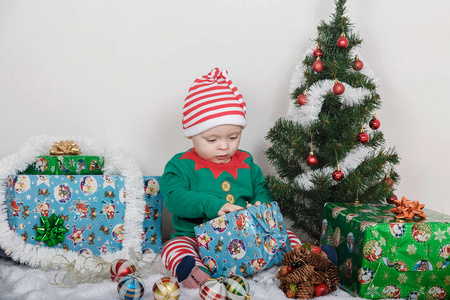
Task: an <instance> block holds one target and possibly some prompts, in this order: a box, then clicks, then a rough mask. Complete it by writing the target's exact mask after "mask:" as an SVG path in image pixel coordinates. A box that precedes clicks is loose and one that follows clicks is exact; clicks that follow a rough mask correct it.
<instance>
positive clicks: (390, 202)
mask: <svg viewBox="0 0 450 300" xmlns="http://www.w3.org/2000/svg"><path fill="white" fill-rule="evenodd" d="M394 200H398V199H397V195H395V194H392V196H391V198H389V199H386V202H387V204H394Z"/></svg>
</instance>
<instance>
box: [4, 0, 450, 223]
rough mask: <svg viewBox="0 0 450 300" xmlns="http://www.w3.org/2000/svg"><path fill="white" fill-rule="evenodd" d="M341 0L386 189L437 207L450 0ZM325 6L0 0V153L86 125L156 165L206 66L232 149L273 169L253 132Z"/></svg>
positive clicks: (277, 111)
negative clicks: (373, 112) (230, 123)
mask: <svg viewBox="0 0 450 300" xmlns="http://www.w3.org/2000/svg"><path fill="white" fill-rule="evenodd" d="M347 8H348V14H347V15H348V16H349V17H350V19H351V21H352V22H353V23H354V24H355V30H356V31H357V32H359V34H360V36H361V37H362V38H363V44H362V48H361V52H362V54H363V55H364V57H365V59H366V60H367V61H366V62H367V63H369V64H370V66H371V67H372V69H373V71H374V72H375V74H376V75H377V77H378V78H379V81H378V85H379V87H378V90H377V91H378V93H379V94H380V96H381V100H382V101H383V107H382V109H381V110H380V111H378V112H377V116H378V118H379V119H380V121H381V124H382V125H381V128H380V130H382V131H383V132H384V134H385V137H386V144H387V146H389V147H392V146H395V147H396V149H397V151H398V154H399V156H400V158H401V163H400V165H399V166H398V168H397V170H398V172H399V173H400V175H401V182H400V185H399V186H398V188H397V191H396V194H397V195H398V196H399V197H401V196H406V197H408V198H410V199H412V200H419V201H420V202H422V203H425V204H426V207H427V208H430V209H434V210H438V211H443V212H445V213H447V214H450V202H449V200H448V197H449V195H450V184H449V177H450V175H449V170H450V159H449V158H448V154H449V150H450V135H449V134H448V131H449V130H448V129H449V125H450V124H449V123H450V122H449V112H448V109H449V107H450V105H449V104H448V103H449V98H450V97H449V85H450V75H449V70H450V60H449V59H448V56H449V55H450V30H449V28H450V17H449V15H450V2H449V1H445V0H439V1H438V0H435V1H427V3H425V2H424V1H420V0H411V1H392V0H376V1H375V0H367V1H357V0H349V1H348V3H347ZM333 11H334V2H333V1H331V0H301V1H300V0H285V1H262V0H249V1H243V0H234V1H199V0H196V1H183V0H176V1H174V0H172V1H149V0H139V1H117V0H107V1H92V0H89V1H67V0H53V1H13V0H0V101H1V102H0V103H1V109H0V141H1V143H0V145H1V146H0V158H3V157H5V156H7V155H9V154H11V153H14V152H16V151H17V149H18V148H20V147H21V146H22V145H23V144H24V143H25V141H26V140H28V139H29V138H30V137H32V136H36V135H64V136H87V137H90V138H92V139H94V140H95V141H98V143H100V144H102V145H104V146H111V145H121V146H122V147H123V149H124V150H125V151H127V152H128V153H129V154H131V155H132V156H133V157H134V158H135V159H136V160H137V161H138V163H139V165H140V166H141V168H142V171H143V173H144V174H146V175H160V174H162V172H163V169H164V166H165V163H166V162H167V161H168V160H169V159H170V158H171V157H172V156H173V155H174V154H175V153H178V152H181V151H185V150H187V149H188V148H189V147H190V146H191V144H190V142H189V141H188V140H187V139H185V138H184V137H183V135H182V130H181V107H182V105H183V100H184V97H185V96H186V93H187V90H188V89H189V87H190V85H191V83H192V82H193V81H194V80H195V78H197V77H198V76H200V75H203V74H206V73H207V72H209V71H210V70H211V69H212V68H213V67H216V66H217V67H221V68H224V69H227V70H228V71H229V76H230V78H231V80H232V81H233V82H234V84H235V85H236V86H237V87H238V89H239V91H240V92H241V93H242V94H243V96H244V98H245V100H246V102H247V107H248V114H247V118H248V126H247V128H246V129H245V131H244V136H243V140H242V142H241V148H242V149H245V150H248V151H250V152H251V153H252V154H253V155H254V157H255V160H256V162H257V163H258V164H259V165H260V166H261V168H262V169H263V171H264V172H265V173H266V174H267V173H269V172H273V171H274V169H273V168H272V166H270V164H269V162H268V161H267V159H266V157H265V155H264V154H263V151H264V150H265V149H267V148H268V147H269V145H270V144H269V143H268V142H267V141H265V139H264V137H265V135H266V133H267V132H268V130H269V128H270V127H271V126H273V124H274V122H275V120H276V119H278V118H279V117H283V116H285V115H286V112H287V108H288V101H289V97H288V85H289V80H290V77H291V74H292V72H293V68H294V67H295V65H297V64H298V63H299V62H300V61H301V59H302V55H303V53H304V52H305V50H306V49H307V48H308V47H311V46H312V45H313V44H312V40H313V39H314V38H315V37H316V34H317V25H318V24H319V21H320V20H326V21H328V20H329V16H330V14H331V13H332V12H333ZM165 222H167V220H166V221H165ZM166 225H168V224H166Z"/></svg>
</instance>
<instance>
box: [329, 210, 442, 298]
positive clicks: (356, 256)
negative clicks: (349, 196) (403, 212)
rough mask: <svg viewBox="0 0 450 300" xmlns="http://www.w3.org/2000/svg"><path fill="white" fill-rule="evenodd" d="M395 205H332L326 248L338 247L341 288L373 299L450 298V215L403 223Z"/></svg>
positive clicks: (432, 215) (429, 214)
mask: <svg viewBox="0 0 450 300" xmlns="http://www.w3.org/2000/svg"><path fill="white" fill-rule="evenodd" d="M393 207H395V206H394V205H385V204H356V203H351V204H347V203H345V204H344V203H327V204H326V205H325V208H324V219H323V222H322V235H321V244H328V245H330V246H333V247H335V249H336V252H337V255H338V273H339V279H340V281H341V287H342V288H343V289H345V290H347V291H348V292H350V293H352V294H353V295H354V296H359V297H363V298H368V299H387V298H404V299H449V298H450V266H449V264H450V258H449V256H450V216H447V215H444V214H441V213H438V212H435V211H431V210H428V209H424V210H423V211H424V213H425V214H426V215H427V218H426V219H418V220H412V221H405V220H398V219H396V218H395V215H394V214H393V213H391V212H390V211H389V209H391V208H393Z"/></svg>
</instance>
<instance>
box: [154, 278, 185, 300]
mask: <svg viewBox="0 0 450 300" xmlns="http://www.w3.org/2000/svg"><path fill="white" fill-rule="evenodd" d="M152 291H153V298H155V300H177V299H178V298H179V297H180V284H179V283H178V281H177V280H176V279H175V278H173V277H162V278H160V279H158V281H156V282H155V284H154V285H153V290H152Z"/></svg>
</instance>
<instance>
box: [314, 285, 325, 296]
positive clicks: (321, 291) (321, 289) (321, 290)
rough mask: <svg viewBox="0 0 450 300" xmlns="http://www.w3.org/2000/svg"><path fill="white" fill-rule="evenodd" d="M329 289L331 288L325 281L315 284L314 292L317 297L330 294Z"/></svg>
mask: <svg viewBox="0 0 450 300" xmlns="http://www.w3.org/2000/svg"><path fill="white" fill-rule="evenodd" d="M328 291H329V289H328V286H327V285H326V284H325V282H322V283H320V284H317V285H315V286H314V294H315V295H316V297H320V296H325V295H327V294H328Z"/></svg>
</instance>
